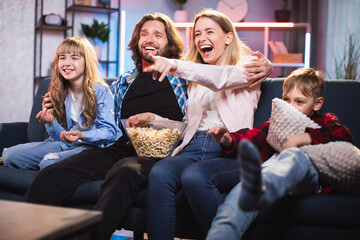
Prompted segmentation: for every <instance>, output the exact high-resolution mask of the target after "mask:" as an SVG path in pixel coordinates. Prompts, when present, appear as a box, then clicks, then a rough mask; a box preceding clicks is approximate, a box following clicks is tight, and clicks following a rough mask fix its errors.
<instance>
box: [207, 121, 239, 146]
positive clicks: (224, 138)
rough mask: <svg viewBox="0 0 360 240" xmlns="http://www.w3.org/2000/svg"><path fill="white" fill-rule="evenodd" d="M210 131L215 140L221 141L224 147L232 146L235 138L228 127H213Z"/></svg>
mask: <svg viewBox="0 0 360 240" xmlns="http://www.w3.org/2000/svg"><path fill="white" fill-rule="evenodd" d="M208 133H209V134H211V136H212V137H213V138H214V140H215V142H217V143H219V144H220V145H221V146H223V147H224V148H230V147H231V146H232V142H233V140H232V138H231V137H230V134H229V131H228V130H227V128H226V127H224V126H223V127H213V128H210V129H209V131H208Z"/></svg>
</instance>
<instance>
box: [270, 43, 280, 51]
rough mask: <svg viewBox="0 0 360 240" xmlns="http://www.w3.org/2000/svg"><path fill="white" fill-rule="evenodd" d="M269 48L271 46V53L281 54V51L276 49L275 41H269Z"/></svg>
mask: <svg viewBox="0 0 360 240" xmlns="http://www.w3.org/2000/svg"><path fill="white" fill-rule="evenodd" d="M269 46H270V48H271V51H272V52H273V53H279V51H278V50H277V49H276V46H275V44H274V42H273V41H269Z"/></svg>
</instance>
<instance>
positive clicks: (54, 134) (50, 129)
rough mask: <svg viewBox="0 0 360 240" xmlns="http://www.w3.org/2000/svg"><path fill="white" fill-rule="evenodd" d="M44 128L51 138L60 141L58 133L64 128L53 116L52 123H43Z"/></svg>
mask: <svg viewBox="0 0 360 240" xmlns="http://www.w3.org/2000/svg"><path fill="white" fill-rule="evenodd" d="M45 129H46V131H47V133H48V134H49V137H50V138H51V139H54V140H55V141H61V139H60V133H61V132H62V131H65V128H63V126H61V125H60V123H58V121H57V120H56V118H54V122H52V123H45Z"/></svg>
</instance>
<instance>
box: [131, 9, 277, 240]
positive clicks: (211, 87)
mask: <svg viewBox="0 0 360 240" xmlns="http://www.w3.org/2000/svg"><path fill="white" fill-rule="evenodd" d="M251 55H252V51H251V50H250V48H249V47H247V46H246V45H245V44H244V43H243V42H242V41H241V40H240V39H239V38H238V36H237V33H236V31H235V28H234V27H233V25H232V23H231V21H230V20H229V19H228V18H227V17H226V16H225V15H224V14H222V13H220V12H217V11H215V10H210V9H208V10H204V11H202V12H200V13H199V14H198V15H197V16H196V17H195V21H194V28H193V32H192V38H191V49H190V52H189V54H188V56H187V59H186V60H187V61H178V60H175V59H167V58H163V57H160V56H153V57H151V58H152V60H153V62H154V64H153V66H152V67H151V68H149V69H151V70H153V71H156V72H159V73H160V74H161V76H160V78H159V80H160V81H161V80H162V78H163V77H165V75H166V74H167V73H168V72H172V73H173V74H174V75H175V76H179V77H181V78H183V79H185V80H188V81H189V82H190V83H189V86H188V96H189V99H188V102H187V108H186V117H185V121H186V122H187V123H188V126H187V128H186V130H185V133H184V137H183V142H182V144H181V145H180V146H179V147H178V148H177V149H175V151H174V153H173V156H172V157H168V158H165V159H163V160H161V161H158V162H157V163H156V164H155V165H154V167H153V168H152V170H151V172H150V176H149V187H148V196H147V205H146V209H147V232H148V236H149V239H156V240H162V239H169V240H170V239H174V235H175V225H176V223H175V218H176V210H175V194H176V193H177V191H179V189H180V188H181V187H182V188H183V190H184V192H185V194H186V197H187V199H188V201H189V204H190V207H191V209H192V211H193V213H194V216H195V218H196V220H197V225H198V228H199V230H200V232H201V235H202V237H205V236H206V233H207V231H208V229H209V228H210V225H211V221H212V219H213V217H214V216H215V214H216V210H217V207H218V206H219V205H220V204H221V203H222V198H221V195H220V192H224V191H225V192H226V191H230V190H231V188H232V187H233V186H235V185H236V184H237V182H238V179H239V165H238V163H237V161H236V160H234V159H230V158H227V156H226V155H225V154H224V153H223V152H222V150H221V148H220V146H219V145H218V144H217V143H216V142H215V141H214V140H213V139H212V137H211V135H210V134H208V133H207V131H208V130H209V129H210V128H211V127H214V126H223V125H225V126H226V127H228V128H230V129H240V128H242V127H244V126H248V127H249V128H252V124H253V118H254V112H255V109H256V107H257V103H258V100H259V97H260V86H259V85H260V84H257V81H258V80H262V79H265V78H266V76H267V75H268V74H269V73H270V72H271V64H264V65H263V67H262V69H261V71H258V69H253V71H254V72H259V74H256V76H253V78H251V80H250V81H248V80H247V79H249V73H248V72H247V71H246V70H245V68H244V66H245V64H247V65H250V66H251V65H252V64H255V62H256V60H257V57H255V56H251ZM259 56H260V54H259ZM260 58H261V60H263V61H265V62H267V61H266V59H265V58H263V57H262V56H260ZM204 63H205V64H204ZM252 66H255V65H252ZM137 117H138V118H139V119H141V118H143V117H144V115H139V116H135V117H134V118H137ZM155 117H156V118H158V116H151V115H148V118H155ZM174 155H175V156H174Z"/></svg>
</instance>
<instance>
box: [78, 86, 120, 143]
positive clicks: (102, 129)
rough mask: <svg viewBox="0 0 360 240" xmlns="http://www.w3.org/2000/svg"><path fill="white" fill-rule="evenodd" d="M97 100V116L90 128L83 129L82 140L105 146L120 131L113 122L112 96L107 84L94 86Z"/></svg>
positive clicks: (115, 138)
mask: <svg viewBox="0 0 360 240" xmlns="http://www.w3.org/2000/svg"><path fill="white" fill-rule="evenodd" d="M95 94H96V100H97V116H96V119H95V121H94V124H93V126H92V127H91V128H90V129H86V130H83V132H84V134H85V138H84V139H83V140H82V142H85V143H87V144H90V145H93V146H97V147H106V146H108V145H111V144H113V143H114V142H115V141H116V140H117V139H118V138H119V137H121V135H122V132H121V130H120V129H119V127H118V126H117V125H116V124H115V116H114V97H113V95H112V94H111V91H110V89H109V87H108V86H107V85H103V84H97V85H96V88H95Z"/></svg>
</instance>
